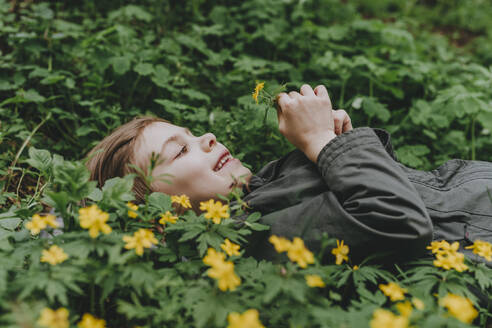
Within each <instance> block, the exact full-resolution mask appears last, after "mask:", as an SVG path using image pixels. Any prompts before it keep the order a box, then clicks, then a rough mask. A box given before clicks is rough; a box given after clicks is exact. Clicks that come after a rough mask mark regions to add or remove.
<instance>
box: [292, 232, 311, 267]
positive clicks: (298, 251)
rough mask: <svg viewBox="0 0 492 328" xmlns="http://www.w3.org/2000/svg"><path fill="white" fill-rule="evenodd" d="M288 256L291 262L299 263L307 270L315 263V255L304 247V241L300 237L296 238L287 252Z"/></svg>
mask: <svg viewBox="0 0 492 328" xmlns="http://www.w3.org/2000/svg"><path fill="white" fill-rule="evenodd" d="M287 256H288V257H289V259H290V260H291V261H293V262H297V264H298V265H299V266H300V267H301V268H305V267H307V265H308V264H310V263H314V256H313V253H311V252H310V251H309V250H308V249H307V248H306V247H305V246H304V241H302V239H301V238H299V237H295V238H294V240H293V242H292V244H291V246H290V247H289V250H288V251H287Z"/></svg>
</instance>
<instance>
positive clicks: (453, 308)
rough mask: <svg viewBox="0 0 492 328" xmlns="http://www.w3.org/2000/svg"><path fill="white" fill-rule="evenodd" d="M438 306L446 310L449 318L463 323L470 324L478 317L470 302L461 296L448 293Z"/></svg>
mask: <svg viewBox="0 0 492 328" xmlns="http://www.w3.org/2000/svg"><path fill="white" fill-rule="evenodd" d="M439 304H440V305H441V306H444V307H445V308H447V309H448V312H449V314H450V315H451V316H453V317H455V318H456V319H458V320H460V321H461V322H464V323H468V324H469V323H472V321H473V319H475V318H476V317H477V315H478V311H477V310H475V308H474V307H473V304H472V302H471V301H470V300H469V299H468V298H466V297H463V296H459V295H455V294H451V293H449V294H447V295H446V296H445V297H443V298H442V299H441V300H440V301H439Z"/></svg>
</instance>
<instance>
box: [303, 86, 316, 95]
mask: <svg viewBox="0 0 492 328" xmlns="http://www.w3.org/2000/svg"><path fill="white" fill-rule="evenodd" d="M301 95H303V96H315V94H314V91H313V89H312V88H311V86H310V85H309V84H303V85H302V87H301Z"/></svg>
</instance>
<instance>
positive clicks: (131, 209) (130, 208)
mask: <svg viewBox="0 0 492 328" xmlns="http://www.w3.org/2000/svg"><path fill="white" fill-rule="evenodd" d="M126 207H128V217H130V218H132V219H135V218H136V217H137V216H138V213H137V212H136V211H137V210H138V205H135V204H133V203H132V202H128V203H126Z"/></svg>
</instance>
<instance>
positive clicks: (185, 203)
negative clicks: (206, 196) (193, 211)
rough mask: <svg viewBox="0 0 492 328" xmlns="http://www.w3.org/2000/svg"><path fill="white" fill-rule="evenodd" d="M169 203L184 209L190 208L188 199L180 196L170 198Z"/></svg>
mask: <svg viewBox="0 0 492 328" xmlns="http://www.w3.org/2000/svg"><path fill="white" fill-rule="evenodd" d="M171 202H173V203H177V204H179V205H181V206H183V207H184V208H191V203H190V198H189V197H188V196H186V195H181V196H177V195H176V196H171Z"/></svg>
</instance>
